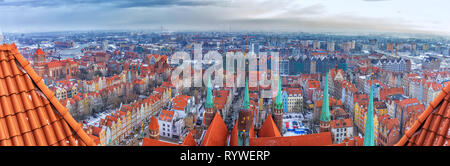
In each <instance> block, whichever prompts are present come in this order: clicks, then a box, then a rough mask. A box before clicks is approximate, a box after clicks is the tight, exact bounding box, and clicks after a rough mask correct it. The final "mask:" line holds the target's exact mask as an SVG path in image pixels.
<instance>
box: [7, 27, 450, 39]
mask: <svg viewBox="0 0 450 166" xmlns="http://www.w3.org/2000/svg"><path fill="white" fill-rule="evenodd" d="M65 32H68V33H89V32H143V33H205V32H206V33H274V34H311V35H332V36H374V37H375V36H378V37H381V36H383V37H394V38H417V39H424V38H443V39H445V40H450V35H442V34H429V33H408V32H404V33H401V32H308V31H256V30H255V31H251V30H247V31H243V30H241V31H226V30H222V31H218V30H202V31H201V30H180V31H171V30H166V31H161V30H160V29H159V30H158V29H156V28H154V29H93V30H76V29H74V30H52V31H32V32H3V34H40V33H42V34H46V33H65ZM0 33H2V32H1V31H0Z"/></svg>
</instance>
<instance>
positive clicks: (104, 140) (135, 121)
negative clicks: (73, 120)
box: [85, 88, 171, 146]
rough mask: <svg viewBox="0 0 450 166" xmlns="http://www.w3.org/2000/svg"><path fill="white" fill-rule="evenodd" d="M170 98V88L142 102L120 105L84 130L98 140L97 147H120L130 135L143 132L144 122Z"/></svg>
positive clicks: (155, 113)
mask: <svg viewBox="0 0 450 166" xmlns="http://www.w3.org/2000/svg"><path fill="white" fill-rule="evenodd" d="M170 98H171V90H170V88H166V89H165V91H163V92H162V93H161V92H155V93H153V94H152V95H150V96H149V97H148V98H146V99H144V100H138V101H135V102H133V103H130V104H127V105H121V107H120V108H119V109H117V110H116V111H114V112H112V113H110V114H109V115H106V116H105V117H104V118H101V119H100V121H99V122H98V123H95V124H94V125H91V126H86V127H85V130H86V132H87V133H88V134H91V135H92V136H93V137H94V138H97V139H98V145H99V146H106V145H120V144H122V142H123V140H124V139H125V138H126V137H127V136H129V135H130V134H135V133H134V132H135V131H136V129H140V131H139V132H141V133H140V134H143V133H144V131H146V130H144V128H145V126H144V122H148V121H149V119H150V117H151V116H157V114H158V112H160V111H161V110H162V108H163V106H165V105H167V104H168V103H169V101H170Z"/></svg>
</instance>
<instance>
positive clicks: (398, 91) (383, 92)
mask: <svg viewBox="0 0 450 166" xmlns="http://www.w3.org/2000/svg"><path fill="white" fill-rule="evenodd" d="M395 94H402V95H403V94H404V93H403V88H389V89H381V90H380V100H386V97H387V96H389V95H395Z"/></svg>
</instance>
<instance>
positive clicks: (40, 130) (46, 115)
mask: <svg viewBox="0 0 450 166" xmlns="http://www.w3.org/2000/svg"><path fill="white" fill-rule="evenodd" d="M16 60H17V61H16ZM29 64H30V63H29V62H28V61H27V60H25V58H23V56H22V55H20V53H19V51H18V50H17V47H16V46H15V45H14V44H12V45H0V68H1V71H0V104H1V105H0V145H26V146H32V145H39V146H46V145H68V142H67V140H69V143H70V145H77V143H76V141H78V145H93V142H92V140H91V138H90V137H89V136H88V135H87V134H86V133H85V132H84V131H83V130H81V125H80V124H78V123H76V122H75V120H74V119H73V117H72V116H71V115H70V114H68V112H67V108H65V107H63V106H62V105H61V104H60V103H59V101H58V100H57V99H56V97H55V96H54V93H53V92H52V91H50V90H49V89H48V87H47V86H46V85H45V83H44V81H42V78H41V77H40V76H39V75H37V74H36V72H35V71H34V70H33V69H32V67H31V65H29ZM41 91H42V93H41ZM49 100H50V101H49ZM52 106H53V107H55V108H53V107H52ZM56 112H57V113H56ZM74 131H75V132H74Z"/></svg>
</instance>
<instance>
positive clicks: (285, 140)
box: [250, 132, 332, 146]
mask: <svg viewBox="0 0 450 166" xmlns="http://www.w3.org/2000/svg"><path fill="white" fill-rule="evenodd" d="M331 144H332V142H331V133H330V132H322V133H317V134H308V135H299V136H288V137H259V138H250V146H326V145H331Z"/></svg>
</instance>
